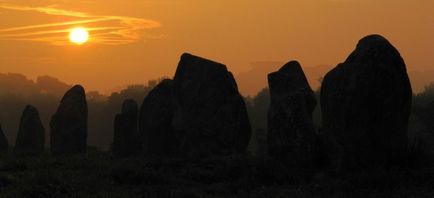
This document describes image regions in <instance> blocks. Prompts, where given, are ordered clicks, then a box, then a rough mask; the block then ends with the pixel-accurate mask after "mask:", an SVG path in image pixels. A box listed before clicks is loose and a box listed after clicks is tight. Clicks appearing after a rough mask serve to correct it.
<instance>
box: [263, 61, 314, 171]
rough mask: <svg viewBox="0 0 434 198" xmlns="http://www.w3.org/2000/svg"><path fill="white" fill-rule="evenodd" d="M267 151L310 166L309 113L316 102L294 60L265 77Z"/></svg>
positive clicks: (311, 152) (310, 121) (311, 153)
mask: <svg viewBox="0 0 434 198" xmlns="http://www.w3.org/2000/svg"><path fill="white" fill-rule="evenodd" d="M268 84H269V88H270V98H271V103H270V108H269V111H268V151H269V154H270V155H272V156H275V157H277V158H282V159H289V160H290V161H292V162H294V163H296V164H298V165H311V164H312V158H313V151H314V146H315V145H314V144H315V127H314V123H313V120H312V112H313V110H314V109H315V106H316V99H315V95H314V93H313V91H312V89H311V88H310V86H309V83H308V81H307V79H306V76H305V75H304V72H303V70H302V68H301V66H300V64H299V63H298V62H297V61H291V62H289V63H287V64H286V65H284V66H283V67H282V68H281V69H280V70H279V71H277V72H274V73H271V74H269V75H268Z"/></svg>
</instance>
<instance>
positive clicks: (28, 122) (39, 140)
mask: <svg viewBox="0 0 434 198" xmlns="http://www.w3.org/2000/svg"><path fill="white" fill-rule="evenodd" d="M44 146H45V128H44V126H43V125H42V122H41V119H40V118H39V112H38V110H37V109H36V108H35V107H33V106H31V105H27V106H26V107H25V108H24V111H23V114H22V115H21V120H20V125H19V129H18V134H17V139H16V142H15V148H14V152H15V153H16V154H19V155H31V154H38V153H42V152H43V151H44Z"/></svg>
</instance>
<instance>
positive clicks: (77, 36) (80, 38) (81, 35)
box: [69, 27, 89, 45]
mask: <svg viewBox="0 0 434 198" xmlns="http://www.w3.org/2000/svg"><path fill="white" fill-rule="evenodd" d="M88 40H89V32H88V31H87V30H86V29H85V28H81V27H79V28H74V29H72V30H71V32H70V33H69V41H71V42H72V43H75V44H77V45H81V44H84V43H86V42H87V41H88Z"/></svg>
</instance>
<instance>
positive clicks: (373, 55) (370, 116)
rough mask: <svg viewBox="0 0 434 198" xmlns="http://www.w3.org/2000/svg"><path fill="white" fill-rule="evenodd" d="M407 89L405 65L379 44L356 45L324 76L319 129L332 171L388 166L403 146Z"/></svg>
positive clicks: (371, 39)
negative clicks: (346, 56) (321, 118)
mask: <svg viewBox="0 0 434 198" xmlns="http://www.w3.org/2000/svg"><path fill="white" fill-rule="evenodd" d="M411 97H412V89H411V85H410V81H409V78H408V76H407V71H406V65H405V63H404V60H403V59H402V58H401V56H400V54H399V52H398V51H397V50H396V49H395V47H393V46H392V45H391V44H390V43H389V42H388V41H387V40H386V39H385V38H383V37H382V36H379V35H370V36H367V37H365V38H363V39H362V40H360V41H359V43H358V45H357V47H356V49H355V50H354V51H353V52H352V53H351V55H350V56H349V57H348V58H347V60H346V61H345V62H344V63H341V64H339V65H338V66H337V67H336V68H334V69H333V70H331V71H330V72H329V73H327V75H326V76H325V78H324V80H323V84H322V89H321V107H322V113H323V127H324V132H325V135H326V139H327V141H328V144H329V146H328V147H329V153H330V157H331V161H332V164H333V165H334V166H335V168H337V169H347V168H370V167H381V166H385V165H390V164H391V163H393V160H396V159H397V155H400V154H401V153H402V151H403V150H404V149H405V148H406V145H407V126H408V119H409V114H410V108H411Z"/></svg>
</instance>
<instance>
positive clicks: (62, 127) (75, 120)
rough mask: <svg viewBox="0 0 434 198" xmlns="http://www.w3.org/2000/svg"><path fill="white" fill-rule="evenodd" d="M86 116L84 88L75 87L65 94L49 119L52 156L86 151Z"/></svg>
mask: <svg viewBox="0 0 434 198" xmlns="http://www.w3.org/2000/svg"><path fill="white" fill-rule="evenodd" d="M87 116H88V109H87V101H86V94H85V91H84V88H83V87H82V86H80V85H76V86H74V87H72V88H71V89H70V90H69V91H68V92H66V94H65V95H64V96H63V98H62V101H61V102H60V105H59V108H58V109H57V111H56V113H55V114H54V115H53V117H52V118H51V122H50V127H51V131H50V138H51V141H50V144H51V152H52V153H53V154H69V153H78V152H84V151H86V146H87V145H86V141H87Z"/></svg>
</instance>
